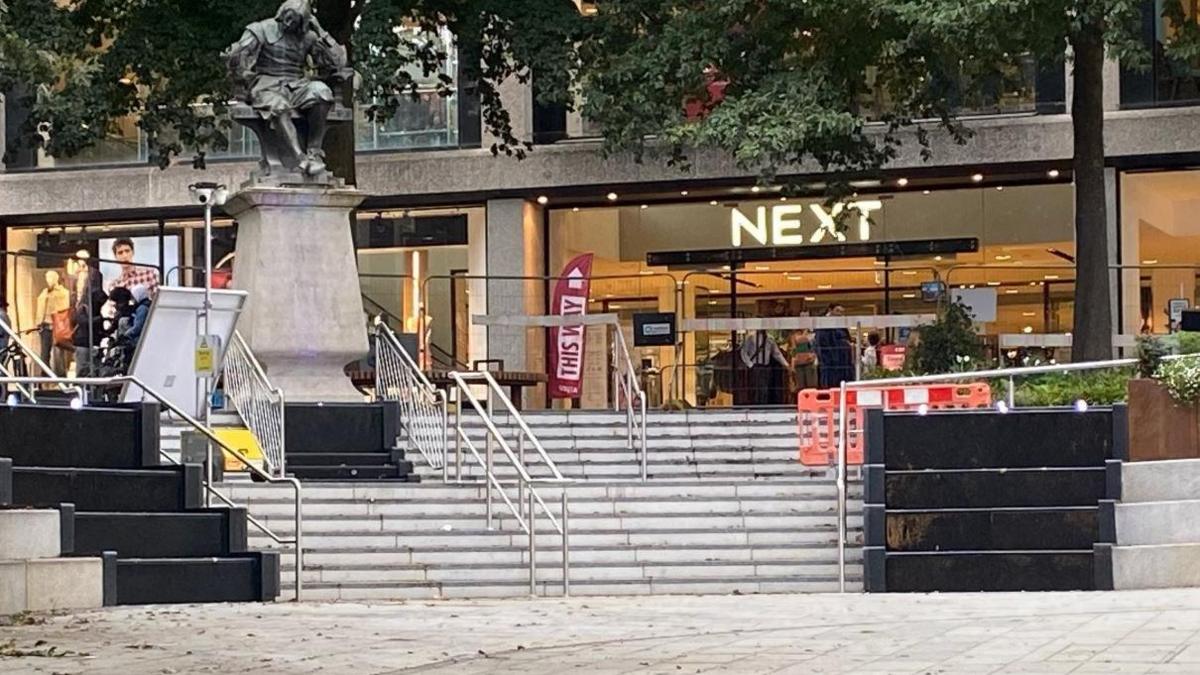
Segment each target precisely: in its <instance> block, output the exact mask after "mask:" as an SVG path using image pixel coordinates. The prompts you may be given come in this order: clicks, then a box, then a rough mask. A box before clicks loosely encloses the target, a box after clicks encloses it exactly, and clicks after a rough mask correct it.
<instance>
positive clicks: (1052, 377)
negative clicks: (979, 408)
mask: <svg viewBox="0 0 1200 675" xmlns="http://www.w3.org/2000/svg"><path fill="white" fill-rule="evenodd" d="M1132 375H1133V371H1131V370H1128V369H1111V370H1090V371H1082V372H1066V373H1049V374H1046V375H1037V376H1034V377H1029V378H1026V379H1024V380H1020V381H1018V382H1017V383H1016V385H1017V390H1016V392H1015V393H1014V396H1013V402H1014V403H1016V405H1018V406H1021V407H1054V406H1068V405H1071V404H1073V403H1075V402H1076V401H1080V400H1083V401H1087V402H1088V403H1089V404H1091V405H1112V404H1113V403H1120V402H1122V401H1124V400H1126V398H1127V396H1128V394H1127V387H1126V384H1127V383H1128V381H1129V378H1130V377H1131V376H1132ZM1007 386H1008V385H1007V383H1003V382H1001V383H994V384H993V386H992V391H993V393H995V394H996V395H998V396H1002V395H1003V394H1004V393H1005V392H1006V391H1007V389H1006V388H1007Z"/></svg>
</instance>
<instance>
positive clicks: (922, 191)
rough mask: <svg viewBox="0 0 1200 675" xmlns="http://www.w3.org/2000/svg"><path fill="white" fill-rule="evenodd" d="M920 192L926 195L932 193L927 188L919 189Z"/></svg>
mask: <svg viewBox="0 0 1200 675" xmlns="http://www.w3.org/2000/svg"><path fill="white" fill-rule="evenodd" d="M921 194H923V195H928V194H933V193H931V192H930V191H929V190H921Z"/></svg>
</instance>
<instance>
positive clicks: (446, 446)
mask: <svg viewBox="0 0 1200 675" xmlns="http://www.w3.org/2000/svg"><path fill="white" fill-rule="evenodd" d="M438 398H440V399H441V401H442V483H443V484H445V483H449V482H450V461H449V460H450V458H449V457H447V455H448V454H450V438H449V435H448V434H449V426H450V413H449V405H450V404H449V403H448V402H447V401H446V395H445V394H444V393H440V392H439V393H438Z"/></svg>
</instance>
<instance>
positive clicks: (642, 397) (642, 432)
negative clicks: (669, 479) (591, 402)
mask: <svg viewBox="0 0 1200 675" xmlns="http://www.w3.org/2000/svg"><path fill="white" fill-rule="evenodd" d="M613 332H614V333H616V335H617V339H616V340H615V341H614V342H613V352H614V354H613V357H614V358H613V360H614V361H615V362H616V363H615V364H614V366H616V367H615V368H614V369H613V407H614V408H617V409H618V410H619V408H620V404H621V400H620V399H621V392H622V391H624V394H625V434H626V442H628V443H629V447H630V448H634V445H633V427H634V424H635V417H636V414H637V413H640V414H641V423H640V425H639V429H638V432H639V433H638V446H637V448H636V450H637V451H638V454H639V455H640V457H639V460H640V461H641V464H642V480H643V481H645V480H647V478H648V475H649V471H648V466H647V465H648V461H649V460H648V458H647V455H648V452H647V450H646V392H645V391H643V390H642V385H641V383H640V382H638V378H637V373H636V371H634V369H633V358H632V357H631V356H630V354H629V345H628V343H627V342H625V332H624V331H623V330H621V323H620V322H619V321H617V322H615V323H613ZM621 356H624V363H625V370H624V373H622V371H621V368H620V365H621V362H622V359H621V358H620V357H621ZM635 405H636V406H637V413H635V412H634V406H635Z"/></svg>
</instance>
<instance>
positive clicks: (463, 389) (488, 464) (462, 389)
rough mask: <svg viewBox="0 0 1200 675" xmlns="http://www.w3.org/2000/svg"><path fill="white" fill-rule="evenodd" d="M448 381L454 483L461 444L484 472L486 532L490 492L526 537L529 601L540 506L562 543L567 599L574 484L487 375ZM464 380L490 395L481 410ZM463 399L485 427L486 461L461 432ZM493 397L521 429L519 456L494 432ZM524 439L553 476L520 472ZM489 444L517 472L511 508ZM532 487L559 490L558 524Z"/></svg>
mask: <svg viewBox="0 0 1200 675" xmlns="http://www.w3.org/2000/svg"><path fill="white" fill-rule="evenodd" d="M450 379H451V380H452V381H453V382H454V385H455V391H456V392H457V393H458V406H457V408H456V410H455V425H454V426H455V448H456V455H455V457H456V459H455V466H456V477H457V479H458V481H459V482H462V445H463V443H466V445H467V449H468V450H470V451H471V454H472V455H474V457H475V461H476V462H478V463H479V465H480V466H481V467H482V468H483V470H484V474H485V483H486V489H485V490H484V492H485V493H486V494H485V499H486V500H487V501H486V504H487V506H486V514H487V516H486V517H487V527H488V529H492V523H493V519H494V515H493V509H492V503H493V502H492V491H493V490H495V491H496V492H499V493H500V498H501V499H502V500H503V501H504V503H505V504H506V505H507V506H508V508H509V510H510V511H511V512H512V514H513V516H514V517H515V518H516V521H517V524H518V525H519V526H520V527H521V529H522V530H524V531H525V532H526V534H528V535H529V593H530V595H536V594H537V509H536V507H537V506H541V508H542V511H543V512H544V513H545V514H546V517H547V518H548V519H549V520H550V524H551V525H552V526H553V527H554V529H555V530H556V531H557V532H558V533H559V535H560V536H561V537H562V589H563V595H564V596H569V595H570V594H571V581H570V576H571V575H570V568H571V535H570V531H571V527H570V504H569V502H568V497H567V486H568V485H570V484H571V483H573V481H571V480H568V479H566V478H563V475H562V473H561V472H559V470H558V467H557V466H555V465H554V462H553V461H552V460H551V459H550V457H549V455H547V454H546V450H545V448H543V447H542V444H541V442H539V441H538V440H537V437H536V436H534V435H533V432H532V431H531V430H530V429H529V426H528V425H527V424H526V423H525V420H524V418H523V417H521V413H520V412H519V411H518V410H517V409H516V407H515V406H514V405H513V403H512V401H511V400H509V398H508V397H507V396H506V395H505V394H504V391H503V390H502V389H501V388H500V385H499V384H497V382H496V380H495V378H493V377H492V375H491V373H489V372H487V371H471V372H457V371H455V372H452V373H450ZM468 380H470V381H473V382H479V381H483V382H484V383H485V384H486V385H487V386H488V389H489V394H490V395H489V396H488V403H487V408H486V409H485V408H484V406H483V404H482V403H480V401H479V399H478V398H477V397H476V396H475V394H474V393H473V392H472V391H471V385H470V384H468ZM464 396H465V397H466V400H467V402H468V403H470V405H471V407H472V408H474V410H475V412H476V413H478V414H479V417H480V418H481V419H482V420H483V423H484V426H485V427H486V436H485V438H484V443H485V453H486V456H485V457H481V456H480V454H479V450H478V449H477V448H476V447H475V443H474V442H473V441H472V440H471V437H470V436H469V435H468V434H467V432H466V430H464V429H463V426H462V401H463V397H464ZM493 396H496V397H498V398H500V400H501V401H502V402H503V403H504V405H505V408H507V409H508V411H509V414H510V415H511V416H512V418H513V419H515V420H516V421H517V423H518V426H519V427H520V429H521V435H520V436H519V437H518V452H516V453H514V452H513V449H512V446H510V445H509V443H508V441H507V440H506V439H505V438H504V435H503V434H501V433H500V430H499V429H498V428H497V427H496V423H495V419H494V410H493V405H492V400H493ZM526 437H528V438H529V440H530V441H531V442H532V443H533V444H534V448H535V449H537V450H538V453H539V454H540V455H541V456H542V458H543V460H545V462H546V464H547V466H549V467H550V470H551V472H552V473H553V474H554V477H553V478H533V477H531V476H530V475H529V471H528V469H527V468H526V467H525V444H524V439H525V438H526ZM493 440H495V442H496V443H498V444H499V445H500V449H501V450H502V451H503V452H504V454H505V455H506V456H507V457H508V459H509V461H510V462H512V465H513V468H514V469H515V470H516V472H517V490H518V493H517V505H514V504H513V503H512V500H511V499H509V497H508V494H507V493H505V491H504V486H503V484H502V483H501V482H500V479H499V478H498V477H497V476H496V473H495V453H494V452H493V451H492V442H493ZM536 485H557V486H560V487H561V495H560V496H561V501H562V504H561V509H562V512H561V515H562V519H561V521H560V520H559V519H556V518H555V517H554V514H553V513H552V512H551V511H550V507H549V506H548V505H547V504H546V502H545V501H544V500H543V499H542V496H541V495H540V494H539V493H538V491H537V488H536V487H535V486H536ZM526 494H528V497H526ZM521 505H526V507H527V509H528V510H527V512H526V513H525V515H524V517H522V514H521Z"/></svg>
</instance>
